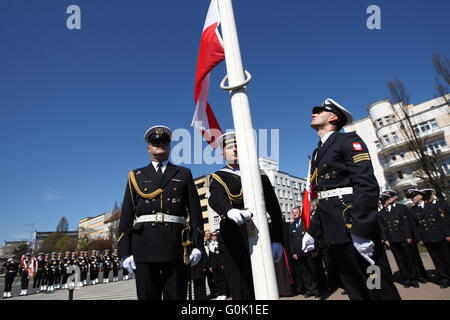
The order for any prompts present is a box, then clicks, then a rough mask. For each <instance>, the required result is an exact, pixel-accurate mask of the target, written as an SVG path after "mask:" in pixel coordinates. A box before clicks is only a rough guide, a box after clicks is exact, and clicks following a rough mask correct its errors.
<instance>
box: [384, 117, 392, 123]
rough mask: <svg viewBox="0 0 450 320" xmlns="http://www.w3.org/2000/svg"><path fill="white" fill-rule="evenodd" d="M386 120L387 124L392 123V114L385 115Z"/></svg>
mask: <svg viewBox="0 0 450 320" xmlns="http://www.w3.org/2000/svg"><path fill="white" fill-rule="evenodd" d="M384 121H385V122H386V124H389V123H391V116H385V117H384Z"/></svg>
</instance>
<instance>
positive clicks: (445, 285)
mask: <svg viewBox="0 0 450 320" xmlns="http://www.w3.org/2000/svg"><path fill="white" fill-rule="evenodd" d="M439 287H440V288H441V289H445V288H448V287H449V283H448V281H446V280H443V281H441V285H440V286H439Z"/></svg>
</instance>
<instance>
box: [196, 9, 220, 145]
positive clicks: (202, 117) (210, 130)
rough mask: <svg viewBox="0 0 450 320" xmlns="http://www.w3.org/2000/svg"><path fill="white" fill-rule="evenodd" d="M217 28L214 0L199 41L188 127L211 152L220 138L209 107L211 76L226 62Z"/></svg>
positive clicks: (218, 18)
mask: <svg viewBox="0 0 450 320" xmlns="http://www.w3.org/2000/svg"><path fill="white" fill-rule="evenodd" d="M219 24H220V16H219V9H218V5H217V0H211V3H210V5H209V9H208V14H207V16H206V21H205V25H204V26H203V32H202V37H201V39H200V49H199V52H198V60H197V70H196V73H195V87H194V101H195V105H196V106H195V113H194V118H193V119H192V123H191V126H192V127H194V128H196V129H198V130H200V131H201V133H202V135H203V138H204V139H205V141H207V142H208V143H209V144H210V145H211V146H212V147H213V148H216V147H217V144H216V142H215V140H216V139H217V138H218V137H219V136H220V135H222V130H221V129H220V126H219V123H218V121H217V119H216V117H215V115H214V112H213V111H212V108H211V105H210V104H209V103H208V90H209V80H210V72H211V70H212V69H214V67H215V66H217V65H218V64H219V63H220V62H221V61H223V60H224V59H225V52H224V49H223V45H222V39H221V37H220V34H219V31H218V29H217V28H218V27H219Z"/></svg>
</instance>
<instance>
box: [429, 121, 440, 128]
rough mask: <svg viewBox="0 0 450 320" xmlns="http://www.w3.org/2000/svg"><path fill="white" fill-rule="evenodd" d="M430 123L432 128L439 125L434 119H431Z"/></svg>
mask: <svg viewBox="0 0 450 320" xmlns="http://www.w3.org/2000/svg"><path fill="white" fill-rule="evenodd" d="M430 124H431V127H432V128H433V129H434V128H437V127H439V126H438V123H437V122H436V119H431V120H430Z"/></svg>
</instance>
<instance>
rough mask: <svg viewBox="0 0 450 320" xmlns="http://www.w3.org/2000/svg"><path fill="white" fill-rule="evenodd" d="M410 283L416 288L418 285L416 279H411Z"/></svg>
mask: <svg viewBox="0 0 450 320" xmlns="http://www.w3.org/2000/svg"><path fill="white" fill-rule="evenodd" d="M411 285H412V286H413V287H414V288H418V287H419V284H418V283H417V281H412V282H411Z"/></svg>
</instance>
